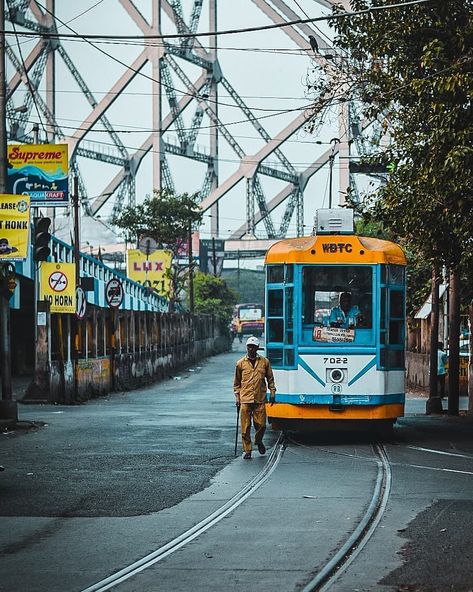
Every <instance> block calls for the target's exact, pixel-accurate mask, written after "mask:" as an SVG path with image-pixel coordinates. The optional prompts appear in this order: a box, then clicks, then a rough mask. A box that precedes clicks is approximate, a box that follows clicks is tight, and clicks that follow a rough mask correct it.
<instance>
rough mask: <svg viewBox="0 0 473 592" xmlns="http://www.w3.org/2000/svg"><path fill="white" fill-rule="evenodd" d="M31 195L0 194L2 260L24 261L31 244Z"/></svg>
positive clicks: (0, 246)
mask: <svg viewBox="0 0 473 592" xmlns="http://www.w3.org/2000/svg"><path fill="white" fill-rule="evenodd" d="M30 226H31V223H30V197H29V195H7V194H0V261H24V260H25V259H26V258H27V257H28V247H29V244H30Z"/></svg>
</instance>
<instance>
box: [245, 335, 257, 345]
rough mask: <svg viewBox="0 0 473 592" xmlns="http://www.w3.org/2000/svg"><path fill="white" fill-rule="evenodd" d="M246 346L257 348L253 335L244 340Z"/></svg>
mask: <svg viewBox="0 0 473 592" xmlns="http://www.w3.org/2000/svg"><path fill="white" fill-rule="evenodd" d="M246 345H256V347H259V341H258V339H257V338H256V337H253V335H252V336H251V337H248V339H247V340H246Z"/></svg>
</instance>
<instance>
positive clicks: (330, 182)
mask: <svg viewBox="0 0 473 592" xmlns="http://www.w3.org/2000/svg"><path fill="white" fill-rule="evenodd" d="M330 144H332V150H331V152H330V156H329V158H328V160H329V167H330V177H329V179H330V181H329V198H328V200H329V201H328V207H329V208H331V207H332V180H333V161H334V160H335V147H336V145H337V144H340V139H339V138H332V139H331V140H330Z"/></svg>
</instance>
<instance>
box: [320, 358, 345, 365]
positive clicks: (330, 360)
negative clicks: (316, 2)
mask: <svg viewBox="0 0 473 592" xmlns="http://www.w3.org/2000/svg"><path fill="white" fill-rule="evenodd" d="M324 364H337V365H339V364H348V358H324Z"/></svg>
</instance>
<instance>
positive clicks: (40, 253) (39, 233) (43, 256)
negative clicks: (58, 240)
mask: <svg viewBox="0 0 473 592" xmlns="http://www.w3.org/2000/svg"><path fill="white" fill-rule="evenodd" d="M33 224H34V238H33V259H34V260H35V261H46V260H47V258H48V255H49V253H51V249H50V247H49V241H50V240H51V234H50V232H49V227H50V226H51V218H35V219H34V220H33Z"/></svg>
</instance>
